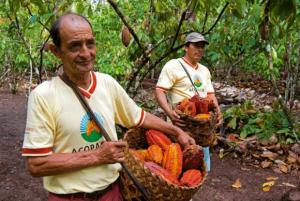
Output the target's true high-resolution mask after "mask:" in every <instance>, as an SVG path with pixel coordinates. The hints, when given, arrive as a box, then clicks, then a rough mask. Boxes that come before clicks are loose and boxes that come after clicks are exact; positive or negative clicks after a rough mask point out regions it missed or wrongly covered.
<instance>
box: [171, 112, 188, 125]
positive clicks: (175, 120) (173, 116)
mask: <svg viewBox="0 0 300 201" xmlns="http://www.w3.org/2000/svg"><path fill="white" fill-rule="evenodd" d="M168 116H169V117H170V119H171V121H172V123H173V124H174V125H176V126H179V127H184V126H185V122H184V121H183V120H181V119H180V116H179V115H178V114H177V113H176V112H175V110H172V111H171V112H170V113H169V114H168Z"/></svg>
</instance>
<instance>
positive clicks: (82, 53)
mask: <svg viewBox="0 0 300 201" xmlns="http://www.w3.org/2000/svg"><path fill="white" fill-rule="evenodd" d="M79 55H80V56H82V57H87V56H90V49H89V48H88V47H87V46H86V45H83V46H82V48H81V49H80V52H79Z"/></svg>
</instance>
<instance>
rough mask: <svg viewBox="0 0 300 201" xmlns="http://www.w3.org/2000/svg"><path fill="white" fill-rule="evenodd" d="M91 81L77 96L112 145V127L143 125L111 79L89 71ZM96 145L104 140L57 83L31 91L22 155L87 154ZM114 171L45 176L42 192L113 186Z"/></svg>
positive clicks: (100, 168) (93, 169) (116, 172)
mask: <svg viewBox="0 0 300 201" xmlns="http://www.w3.org/2000/svg"><path fill="white" fill-rule="evenodd" d="M91 78H92V82H91V85H90V87H89V88H88V89H87V90H84V89H81V88H80V91H81V93H82V94H83V95H84V97H85V98H86V100H87V102H88V103H89V105H90V107H91V108H92V110H93V111H94V113H95V116H96V117H97V118H98V119H99V121H100V123H101V124H102V125H103V127H104V128H105V130H106V131H107V133H108V134H109V136H110V137H111V139H112V140H118V137H117V133H116V128H115V124H119V125H122V126H124V127H127V128H130V127H136V126H140V125H141V124H142V123H143V121H144V116H145V115H144V111H143V110H142V109H141V108H139V107H138V106H137V105H136V104H135V102H134V101H133V100H132V99H131V98H130V97H129V96H128V95H127V93H126V92H125V91H124V90H123V88H122V87H121V86H120V85H119V84H118V83H117V82H116V81H115V80H114V79H113V78H112V77H111V76H109V75H106V74H102V73H95V72H91ZM102 141H104V137H103V136H102V134H101V133H100V131H99V130H98V129H97V128H96V127H95V125H94V124H93V123H91V121H90V120H89V117H88V115H87V112H86V111H85V110H84V108H83V107H82V105H81V103H80V102H79V100H78V98H77V97H76V95H75V93H74V92H73V91H72V89H71V88H70V87H69V86H68V85H66V84H65V83H64V82H63V81H62V80H61V78H59V77H55V78H53V79H52V80H51V81H45V82H44V83H42V84H40V85H39V86H38V87H37V88H36V89H34V90H33V91H32V93H31V94H30V96H29V100H28V111H27V123H26V130H25V136H24V143H23V149H22V155H23V156H46V155H50V154H52V153H73V152H81V151H89V150H92V149H97V148H99V147H100V146H101V142H102ZM66 162H67V161H66ZM120 169H121V166H120V164H119V163H116V164H105V165H99V166H93V167H88V168H85V169H81V170H78V171H72V172H68V173H63V174H58V175H53V176H46V177H44V178H43V181H44V187H45V188H46V190H48V191H50V192H53V193H57V194H67V193H76V192H94V191H97V190H102V189H104V188H106V187H107V186H108V185H109V184H111V183H113V182H114V181H115V180H116V179H117V178H118V176H119V170H120Z"/></svg>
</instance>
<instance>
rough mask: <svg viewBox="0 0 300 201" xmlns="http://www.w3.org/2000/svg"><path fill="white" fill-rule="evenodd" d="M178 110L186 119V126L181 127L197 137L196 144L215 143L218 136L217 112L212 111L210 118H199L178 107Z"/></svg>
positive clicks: (207, 144) (182, 117)
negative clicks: (185, 112)
mask: <svg viewBox="0 0 300 201" xmlns="http://www.w3.org/2000/svg"><path fill="white" fill-rule="evenodd" d="M176 112H177V114H179V116H180V119H181V120H183V121H185V126H184V127H181V128H182V129H183V130H184V131H187V132H188V133H189V134H190V135H191V136H192V137H193V138H194V139H195V141H196V144H198V145H201V146H204V147H207V146H210V145H212V144H213V143H214V141H215V140H216V138H217V136H216V114H215V112H210V118H209V119H208V120H197V119H195V118H193V117H191V116H189V115H186V114H184V113H183V112H181V111H180V110H177V109H176Z"/></svg>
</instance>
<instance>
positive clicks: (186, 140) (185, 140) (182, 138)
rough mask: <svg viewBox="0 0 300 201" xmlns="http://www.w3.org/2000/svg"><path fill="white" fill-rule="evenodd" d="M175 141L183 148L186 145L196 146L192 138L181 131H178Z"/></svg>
mask: <svg viewBox="0 0 300 201" xmlns="http://www.w3.org/2000/svg"><path fill="white" fill-rule="evenodd" d="M177 141H178V142H179V144H181V145H182V146H183V147H186V146H187V145H192V144H196V142H195V140H194V138H192V137H191V136H190V135H189V134H187V133H186V132H184V131H183V130H181V129H178V135H177Z"/></svg>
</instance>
